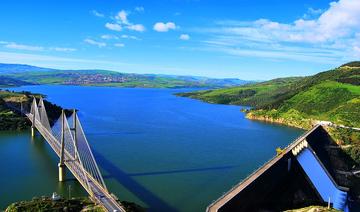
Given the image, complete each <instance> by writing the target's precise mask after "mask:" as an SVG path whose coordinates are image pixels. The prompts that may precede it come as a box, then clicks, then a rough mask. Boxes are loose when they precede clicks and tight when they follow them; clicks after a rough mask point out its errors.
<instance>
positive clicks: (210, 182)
mask: <svg viewBox="0 0 360 212" xmlns="http://www.w3.org/2000/svg"><path fill="white" fill-rule="evenodd" d="M13 90H17V91H20V90H27V91H32V92H37V93H42V94H46V95H47V99H48V100H49V101H51V102H53V103H56V104H58V105H61V106H63V107H65V108H76V109H78V110H79V117H80V119H81V121H82V123H83V127H84V131H85V133H86V134H87V137H88V140H89V142H90V145H91V147H92V149H93V151H94V153H95V157H96V159H97V161H98V164H99V166H100V167H101V171H102V173H103V175H104V178H105V181H106V184H107V185H108V188H109V190H110V191H111V192H113V193H114V194H116V196H118V197H119V198H120V199H121V200H127V201H133V202H136V203H138V204H140V205H142V206H145V207H147V208H150V210H151V211H204V210H205V208H206V206H207V205H208V204H209V203H211V201H213V200H215V199H216V198H218V197H219V196H220V195H221V194H222V193H223V192H225V191H227V190H228V189H230V188H231V187H232V186H233V185H234V184H236V183H238V182H239V181H240V180H241V179H243V178H245V177H246V176H247V175H248V174H250V173H251V172H252V171H253V170H254V169H256V168H257V167H259V166H260V165H261V164H263V163H264V162H265V161H267V160H268V159H270V158H271V157H272V156H274V155H275V154H276V151H275V149H276V148H277V147H284V146H286V145H287V144H288V143H290V142H291V141H292V140H293V139H294V138H296V137H297V136H299V135H300V134H301V133H302V130H299V129H295V128H290V127H285V126H280V125H274V124H266V123H262V122H257V121H251V120H248V119H246V118H245V117H244V114H243V113H241V112H240V109H241V107H239V106H229V105H216V104H207V103H203V102H201V101H198V100H193V99H188V98H183V97H176V96H175V95H173V93H176V92H181V91H186V89H141V88H107V87H77V86H25V87H20V88H13ZM28 135H29V132H27V131H26V132H23V133H10V135H9V133H7V134H6V136H7V137H6V139H2V138H3V137H4V136H3V135H2V134H0V161H4V156H3V155H2V153H4V152H8V151H14V152H15V150H14V149H13V148H18V149H20V150H21V151H23V152H24V153H25V154H31V155H34V156H33V157H30V158H29V157H26V158H23V157H25V156H19V161H22V160H25V159H26V160H29V162H28V164H30V165H31V169H33V170H34V173H33V174H34V176H33V177H32V178H29V179H28V180H27V178H24V177H23V175H25V174H24V173H21V172H20V173H19V172H15V171H14V172H9V173H7V172H6V173H4V174H3V172H1V173H2V175H1V176H0V183H1V185H3V183H5V181H8V179H15V180H16V179H18V178H22V180H24V179H25V180H24V182H23V183H22V184H29V185H34V186H35V185H36V186H39V189H28V190H26V192H23V193H22V191H21V189H20V188H18V187H20V186H21V185H17V184H16V183H13V184H11V188H13V192H14V194H12V197H11V198H7V199H6V200H0V208H4V207H5V206H6V205H7V204H8V203H9V202H10V201H15V200H17V199H20V197H21V198H26V197H27V199H31V197H32V196H34V195H38V196H40V195H49V192H52V191H58V192H59V193H61V194H66V193H67V189H66V188H67V186H68V183H72V187H73V190H75V191H74V192H73V195H85V194H84V192H82V191H77V190H81V188H80V189H79V186H78V185H77V183H76V182H73V181H71V182H66V183H65V184H60V185H59V183H58V182H57V178H56V177H57V162H58V159H57V158H56V156H55V154H54V153H53V152H52V150H51V149H50V148H48V147H47V144H46V143H44V142H43V141H42V139H41V138H37V140H36V141H35V143H36V145H34V144H33V143H31V142H30V139H29V136H28ZM12 142H13V143H16V145H13V143H12ZM4 143H5V144H4ZM39 145H40V146H42V148H41V151H38V150H36V151H34V149H37V147H36V146H39ZM29 149H30V150H29ZM45 159H46V160H47V161H46V163H45V164H44V162H41V161H42V160H45ZM9 163H10V165H7V166H9V167H10V166H11V163H12V162H11V161H9ZM16 163H18V162H16ZM19 163H20V162H19ZM22 166H24V167H26V166H27V165H26V163H24V164H22ZM27 168H28V169H30V167H27ZM44 176H45V177H47V178H48V179H47V180H44V181H41V179H42V178H43V177H44ZM29 188H30V187H29ZM41 192H42V193H41ZM46 192H47V193H46ZM50 194H51V193H50ZM0 195H2V194H1V193H0ZM25 196H26V197H25Z"/></svg>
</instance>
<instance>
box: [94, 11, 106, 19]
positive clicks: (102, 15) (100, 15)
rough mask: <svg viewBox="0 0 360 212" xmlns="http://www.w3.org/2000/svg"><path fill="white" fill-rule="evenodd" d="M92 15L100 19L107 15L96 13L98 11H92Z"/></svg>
mask: <svg viewBox="0 0 360 212" xmlns="http://www.w3.org/2000/svg"><path fill="white" fill-rule="evenodd" d="M91 13H92V14H93V15H94V16H96V17H100V18H103V17H104V16H105V15H104V14H102V13H100V12H98V11H96V10H92V11H91Z"/></svg>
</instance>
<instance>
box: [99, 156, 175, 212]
mask: <svg viewBox="0 0 360 212" xmlns="http://www.w3.org/2000/svg"><path fill="white" fill-rule="evenodd" d="M93 154H94V157H95V158H96V161H97V162H98V165H99V166H100V167H101V168H102V169H104V170H105V171H107V172H108V173H109V174H110V177H113V178H114V179H115V180H116V181H118V182H119V183H120V184H121V185H123V186H124V187H126V188H127V189H128V190H129V191H131V192H132V193H134V194H135V195H136V196H137V197H138V198H139V199H141V200H142V201H143V202H145V203H146V204H147V205H148V206H149V208H148V210H149V211H167V212H176V211H177V210H176V209H175V208H173V207H172V206H170V205H168V204H167V203H166V202H165V201H164V200H162V199H160V198H159V197H157V196H156V195H155V194H154V193H152V192H151V191H149V190H148V189H147V188H145V187H144V186H142V185H141V184H139V183H138V182H136V181H135V180H134V179H132V178H131V175H128V174H127V173H126V172H124V171H123V170H121V169H120V168H119V167H117V166H115V165H114V164H113V163H112V162H111V161H109V160H108V159H106V158H105V157H104V156H103V155H101V154H100V153H99V152H96V151H95V150H93ZM174 192H176V191H174Z"/></svg>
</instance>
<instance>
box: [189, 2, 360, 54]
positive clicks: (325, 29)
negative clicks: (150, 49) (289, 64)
mask: <svg viewBox="0 0 360 212" xmlns="http://www.w3.org/2000/svg"><path fill="white" fill-rule="evenodd" d="M310 11H311V12H312V13H318V14H317V15H318V18H313V19H297V20H294V21H293V22H291V23H281V22H276V21H272V20H268V19H258V20H255V21H250V22H249V21H247V22H245V21H236V20H227V21H221V22H216V23H215V26H214V27H210V28H197V29H194V31H195V32H198V33H203V34H207V35H210V38H209V39H208V40H206V44H205V45H206V46H208V45H211V47H212V49H214V50H215V49H216V48H215V46H217V47H219V49H221V48H226V51H224V52H227V53H231V54H232V55H240V54H239V52H241V54H242V55H244V54H245V53H246V54H247V55H250V54H252V53H254V55H255V56H257V57H269V55H270V52H273V54H272V55H273V56H274V57H279V58H284V59H285V57H286V56H282V55H280V54H279V53H278V52H276V51H273V50H272V49H273V48H274V47H277V48H278V47H279V48H281V49H286V48H289V47H298V46H301V47H303V48H304V49H307V50H309V51H306V54H308V55H309V56H312V57H313V58H314V60H315V59H319V55H318V53H319V51H327V53H326V54H323V55H321V57H322V58H323V59H324V60H326V59H329V60H336V59H337V60H344V58H351V57H353V56H354V55H358V54H356V53H355V52H356V48H353V47H354V46H360V43H359V42H360V41H358V40H360V1H359V0H339V1H338V2H332V3H331V4H330V6H329V8H328V9H327V10H323V12H322V13H321V14H319V13H320V10H314V9H310ZM248 50H249V51H248ZM250 50H253V51H250ZM255 50H260V51H261V50H264V51H267V52H268V53H266V54H260V53H259V52H254V51H255ZM234 52H236V54H234ZM339 52H340V53H341V54H339ZM288 53H289V54H292V55H293V56H291V57H290V56H289V59H295V58H299V60H303V59H304V56H303V55H302V56H300V55H299V54H297V52H291V50H289V51H288ZM312 53H313V54H312ZM307 59H309V58H307ZM353 59H354V58H353ZM355 59H356V58H355Z"/></svg>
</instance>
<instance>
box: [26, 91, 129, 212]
mask: <svg viewBox="0 0 360 212" xmlns="http://www.w3.org/2000/svg"><path fill="white" fill-rule="evenodd" d="M25 115H26V116H27V117H28V119H29V120H30V121H31V122H32V136H34V135H35V129H37V131H38V132H39V133H40V134H41V135H42V136H43V137H44V139H45V140H46V141H47V142H48V144H49V145H50V146H51V148H52V149H53V150H54V151H55V153H56V154H57V155H58V156H59V158H60V161H59V164H58V167H59V181H60V182H62V181H64V180H65V169H66V167H67V168H68V170H69V171H70V172H71V173H72V174H73V175H74V176H75V178H76V179H77V180H78V181H79V183H80V184H81V185H82V186H83V187H84V189H85V190H86V191H87V192H88V193H89V195H90V198H91V199H92V200H93V201H94V202H95V203H97V204H100V205H102V206H103V207H104V208H105V209H106V210H108V211H122V212H125V209H124V207H123V206H122V205H121V204H120V203H119V202H117V199H116V198H115V197H114V196H113V195H111V193H110V192H109V191H108V189H107V187H106V185H105V182H104V180H103V178H102V175H101V173H100V171H99V168H98V166H97V163H96V161H95V158H94V156H93V154H92V151H91V149H90V146H89V143H88V141H87V139H86V137H85V133H84V131H83V129H82V126H81V123H80V120H79V119H78V117H77V115H76V111H74V113H73V115H72V117H70V118H69V119H67V117H66V116H65V113H64V112H62V114H61V116H60V118H59V119H58V121H57V122H55V124H54V126H53V127H50V124H49V120H48V117H47V113H46V110H45V105H44V102H43V99H42V98H40V101H39V103H37V101H36V99H35V98H34V100H33V103H32V106H31V110H30V112H29V113H26V112H25ZM70 126H71V127H70Z"/></svg>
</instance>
